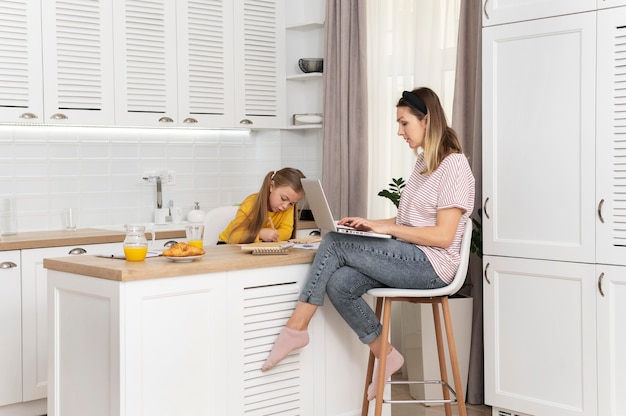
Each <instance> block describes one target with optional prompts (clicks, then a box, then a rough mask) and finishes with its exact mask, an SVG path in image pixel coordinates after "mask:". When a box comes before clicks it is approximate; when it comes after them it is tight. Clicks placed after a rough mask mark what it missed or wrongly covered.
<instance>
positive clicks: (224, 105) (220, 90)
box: [176, 0, 235, 127]
mask: <svg viewBox="0 0 626 416" xmlns="http://www.w3.org/2000/svg"><path fill="white" fill-rule="evenodd" d="M176 14H177V33H178V97H179V98H178V106H179V108H178V112H179V115H178V124H182V125H184V126H191V127H232V126H233V125H234V111H235V94H233V91H234V73H233V65H234V58H233V2H232V1H231V0H211V1H207V0H196V1H192V0H189V1H178V2H177V8H176Z"/></svg>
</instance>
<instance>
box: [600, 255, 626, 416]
mask: <svg viewBox="0 0 626 416" xmlns="http://www.w3.org/2000/svg"><path fill="white" fill-rule="evenodd" d="M597 268H598V270H597V274H598V279H599V282H598V295H597V306H598V312H597V316H598V336H597V338H598V406H599V407H598V415H601V416H619V415H625V414H626V396H625V395H624V392H625V391H626V356H625V355H624V351H626V326H625V325H624V317H625V316H626V267H617V266H607V265H598V266H597Z"/></svg>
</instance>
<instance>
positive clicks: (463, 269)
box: [361, 218, 472, 416]
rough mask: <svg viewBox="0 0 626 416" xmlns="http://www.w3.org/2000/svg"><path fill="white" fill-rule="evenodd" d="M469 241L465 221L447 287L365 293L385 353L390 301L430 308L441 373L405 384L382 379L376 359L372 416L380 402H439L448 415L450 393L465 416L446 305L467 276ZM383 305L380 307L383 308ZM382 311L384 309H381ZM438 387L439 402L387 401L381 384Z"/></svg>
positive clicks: (382, 362)
mask: <svg viewBox="0 0 626 416" xmlns="http://www.w3.org/2000/svg"><path fill="white" fill-rule="evenodd" d="M471 241H472V220H471V218H470V219H468V220H467V222H466V224H465V230H464V231H463V240H462V241H461V250H460V254H461V263H460V264H459V268H458V270H457V272H456V275H455V277H454V279H453V281H452V283H450V284H449V285H447V286H445V287H442V288H439V289H425V290H417V289H393V288H379V289H371V290H369V291H368V292H367V293H368V294H369V295H372V296H374V297H376V315H377V316H378V318H379V319H380V317H381V313H382V318H383V319H382V324H383V329H382V340H383V346H382V351H386V349H387V345H388V342H389V341H388V340H389V328H390V325H391V302H413V303H430V304H432V307H433V318H434V321H435V338H436V341H437V351H438V353H439V370H440V371H441V380H435V381H432V380H409V381H391V382H387V381H386V380H385V366H386V364H387V356H386V355H385V354H383V356H382V357H381V358H380V359H379V360H378V366H379V369H378V380H375V382H376V383H377V386H376V387H377V388H376V406H375V416H380V415H381V414H382V405H383V403H440V404H441V403H443V404H444V405H445V411H446V416H452V406H451V405H450V404H451V403H453V402H454V401H455V400H454V399H451V398H450V393H452V395H453V396H455V398H456V403H458V408H459V416H467V411H466V409H465V396H464V395H463V384H462V382H461V373H460V371H459V363H458V359H457V353H456V346H455V343H454V334H453V331H452V319H451V316H450V308H449V306H448V297H449V296H451V295H454V294H455V293H456V292H458V291H459V289H461V286H463V282H465V275H466V273H467V266H468V263H469V253H470V245H471ZM383 305H384V308H383ZM438 305H441V308H442V310H443V321H444V324H445V327H446V338H447V340H448V351H449V353H450V364H451V365H452V374H453V377H454V386H455V388H456V392H455V391H454V389H452V387H451V386H450V385H449V384H448V371H447V369H446V358H445V350H444V347H443V334H442V332H441V317H440V315H439V307H438ZM383 309H384V310H383ZM374 361H375V357H374V354H372V353H371V352H370V357H369V362H368V366H367V375H366V377H365V392H364V395H363V408H362V411H361V415H362V416H367V414H368V411H369V401H368V400H367V388H368V386H369V385H370V383H371V382H372V374H373V372H374ZM387 383H389V384H411V383H422V384H432V383H436V384H441V388H442V390H443V400H441V399H431V400H428V399H426V400H390V399H385V398H384V397H383V392H384V389H385V384H387Z"/></svg>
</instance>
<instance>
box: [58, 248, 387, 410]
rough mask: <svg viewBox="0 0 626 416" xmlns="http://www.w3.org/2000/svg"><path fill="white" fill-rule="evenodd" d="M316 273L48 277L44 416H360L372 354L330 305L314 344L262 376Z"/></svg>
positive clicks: (275, 269) (293, 268)
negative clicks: (47, 370) (49, 331)
mask: <svg viewBox="0 0 626 416" xmlns="http://www.w3.org/2000/svg"><path fill="white" fill-rule="evenodd" d="M208 255H211V254H210V253H208ZM309 269H310V264H292V265H283V266H272V267H260V268H256V269H247V270H231V271H227V272H213V273H205V274H190V275H181V276H176V277H169V278H168V277H165V278H155V279H140V280H135V281H126V282H120V281H114V280H108V279H99V278H92V277H87V276H80V275H75V274H70V273H64V272H58V271H54V270H52V271H50V275H49V276H50V278H49V281H50V289H49V299H50V304H49V310H50V312H51V313H50V314H49V318H50V321H49V322H50V325H51V326H54V328H55V331H54V333H53V335H52V336H51V344H50V345H51V357H52V358H51V360H50V370H51V372H52V373H53V374H54V376H53V377H51V382H50V387H49V391H50V393H51V394H50V397H49V398H48V415H50V416H55V415H64V416H73V415H80V416H82V415H84V409H85V408H89V409H91V413H90V416H98V415H103V416H104V415H106V416H112V415H141V414H144V415H148V414H149V415H164V416H165V415H168V416H169V415H179V414H180V415H195V414H202V415H244V414H246V415H256V416H269V415H276V414H284V415H302V416H314V415H316V416H317V415H319V416H321V415H324V416H331V415H332V416H334V415H354V414H357V412H359V411H360V408H361V403H362V394H363V390H362V389H363V386H362V384H361V383H360V382H355V380H357V381H361V380H363V377H364V376H365V369H366V367H365V366H364V363H365V362H366V361H367V354H368V349H367V347H366V346H364V345H363V344H362V343H361V342H360V341H359V340H358V337H356V336H355V335H354V333H353V332H352V331H351V330H350V329H349V328H348V326H347V325H346V324H345V322H343V320H342V319H341V317H340V316H339V314H338V313H337V312H336V311H335V309H334V308H333V307H332V306H329V307H323V308H320V309H319V310H318V311H317V312H316V315H315V317H314V319H313V320H312V322H311V325H310V326H309V333H310V335H311V342H310V344H309V345H307V346H306V347H305V348H302V349H298V350H295V351H293V352H292V353H290V354H289V355H288V356H287V357H285V359H284V360H283V361H281V363H280V365H279V366H276V367H275V368H274V369H272V370H270V371H268V372H265V373H263V372H261V369H260V367H261V365H262V363H263V361H264V360H265V359H266V358H267V355H268V353H269V351H270V350H271V348H272V345H273V343H274V341H275V339H276V335H277V334H278V333H279V332H280V330H281V329H282V327H283V326H284V324H285V322H286V321H287V319H288V318H289V316H290V314H291V313H292V311H293V308H294V307H295V305H296V303H297V299H298V295H299V293H300V290H301V285H302V282H303V281H304V279H305V278H306V275H307V273H308V270H309ZM77 317H79V318H78V319H77ZM337 386H341V388H337ZM387 411H389V408H387ZM385 414H389V413H385Z"/></svg>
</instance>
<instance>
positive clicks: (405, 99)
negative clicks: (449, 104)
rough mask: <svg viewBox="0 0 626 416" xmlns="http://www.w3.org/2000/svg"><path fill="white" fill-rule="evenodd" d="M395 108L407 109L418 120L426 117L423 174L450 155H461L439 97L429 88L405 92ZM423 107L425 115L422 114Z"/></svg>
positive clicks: (459, 144) (429, 171)
mask: <svg viewBox="0 0 626 416" xmlns="http://www.w3.org/2000/svg"><path fill="white" fill-rule="evenodd" d="M396 107H407V108H409V109H410V111H411V113H412V114H414V115H415V116H416V117H417V118H418V120H423V119H424V117H426V115H428V118H427V119H426V135H425V137H424V144H423V145H422V148H423V150H424V162H425V164H426V166H425V168H424V171H423V172H422V173H424V174H430V173H432V172H433V171H434V170H435V169H437V168H438V167H439V165H440V164H441V161H442V160H443V159H444V158H445V157H446V156H448V155H449V154H451V153H462V152H463V151H462V149H461V143H460V142H459V138H458V136H457V135H456V132H455V131H454V130H453V129H452V127H449V126H448V121H447V120H446V114H445V112H444V111H443V107H441V103H440V101H439V97H437V94H435V92H434V91H433V90H431V89H430V88H426V87H421V88H417V89H414V90H413V91H411V92H408V91H405V92H404V93H403V94H402V98H400V100H398V104H397V105H396ZM424 107H425V109H426V113H424V111H423V110H424Z"/></svg>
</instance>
